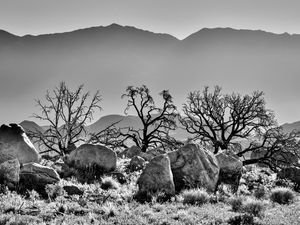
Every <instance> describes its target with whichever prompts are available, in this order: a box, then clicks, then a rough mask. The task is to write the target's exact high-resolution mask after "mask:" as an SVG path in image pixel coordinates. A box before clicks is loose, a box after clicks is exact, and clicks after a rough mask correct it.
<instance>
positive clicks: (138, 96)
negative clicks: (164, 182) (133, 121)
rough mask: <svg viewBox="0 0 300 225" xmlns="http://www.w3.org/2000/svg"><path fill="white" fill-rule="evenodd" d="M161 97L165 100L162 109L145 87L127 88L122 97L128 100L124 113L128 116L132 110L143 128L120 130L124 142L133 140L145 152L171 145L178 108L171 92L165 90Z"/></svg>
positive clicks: (120, 136) (130, 127)
mask: <svg viewBox="0 0 300 225" xmlns="http://www.w3.org/2000/svg"><path fill="white" fill-rule="evenodd" d="M159 95H160V96H161V97H162V100H163V105H162V107H161V108H159V107H157V106H156V105H155V103H154V100H153V97H152V96H151V95H150V91H149V89H148V88H147V87H146V86H145V85H143V86H141V87H133V86H129V87H127V89H126V93H125V94H123V95H122V98H126V99H127V100H128V101H127V106H126V108H125V110H124V112H125V114H126V115H127V114H128V111H129V110H131V109H132V110H133V111H134V112H135V113H136V114H137V116H138V118H139V120H140V121H141V128H136V127H132V126H128V127H123V128H120V129H119V134H118V135H119V138H120V139H121V140H122V141H123V142H125V141H126V140H131V141H132V142H134V144H135V145H137V146H139V147H140V148H141V149H142V151H143V152H145V151H146V150H147V149H148V148H151V147H157V146H159V145H164V144H166V143H170V141H171V140H172V139H171V137H170V135H169V133H170V131H171V130H175V129H176V122H175V119H176V116H177V112H176V106H175V105H174V104H173V100H172V96H171V95H170V93H169V91H167V90H163V91H162V92H161V93H160V94H159Z"/></svg>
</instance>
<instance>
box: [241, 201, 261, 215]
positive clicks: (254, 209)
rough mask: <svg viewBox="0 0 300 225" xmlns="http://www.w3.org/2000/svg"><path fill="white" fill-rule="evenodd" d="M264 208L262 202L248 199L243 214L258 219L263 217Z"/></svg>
mask: <svg viewBox="0 0 300 225" xmlns="http://www.w3.org/2000/svg"><path fill="white" fill-rule="evenodd" d="M264 208H265V207H264V203H263V202H262V201H260V200H254V199H248V200H247V201H246V202H245V203H244V204H243V212H245V213H248V214H250V215H253V216H258V217H260V216H262V214H263V211H264Z"/></svg>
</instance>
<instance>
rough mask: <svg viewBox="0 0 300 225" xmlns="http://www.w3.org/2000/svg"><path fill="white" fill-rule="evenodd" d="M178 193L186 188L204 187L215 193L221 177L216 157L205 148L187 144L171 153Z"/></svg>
mask: <svg viewBox="0 0 300 225" xmlns="http://www.w3.org/2000/svg"><path fill="white" fill-rule="evenodd" d="M168 156H169V158H170V162H171V169H172V172H173V179H174V184H175V188H176V191H180V190H182V189H184V188H196V187H203V188H206V189H207V190H208V191H214V190H215V188H216V185H217V181H218V177H219V170H220V169H219V165H218V161H217V159H216V157H215V156H214V155H213V154H212V153H211V152H210V151H207V150H205V149H204V148H201V147H199V146H198V145H195V144H187V145H185V146H183V147H181V148H180V149H178V150H176V151H173V152H169V153H168Z"/></svg>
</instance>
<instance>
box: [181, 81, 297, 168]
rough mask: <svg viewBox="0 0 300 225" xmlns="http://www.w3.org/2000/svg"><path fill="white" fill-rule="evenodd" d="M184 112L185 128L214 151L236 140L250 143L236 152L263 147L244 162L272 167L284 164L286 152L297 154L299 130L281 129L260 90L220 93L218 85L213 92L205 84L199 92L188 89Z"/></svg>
mask: <svg viewBox="0 0 300 225" xmlns="http://www.w3.org/2000/svg"><path fill="white" fill-rule="evenodd" d="M183 112H184V117H182V118H181V119H180V122H181V123H182V124H183V126H184V127H185V129H186V130H187V131H188V132H189V133H190V134H193V135H194V138H195V139H200V140H201V141H204V142H208V143H209V144H211V145H212V146H213V148H214V153H218V151H219V150H220V149H222V150H224V149H228V147H229V146H230V145H233V144H235V143H236V142H237V141H246V142H248V143H249V146H247V147H245V148H244V149H240V150H239V151H238V152H235V153H236V154H237V156H239V157H242V156H245V155H246V154H249V153H251V152H255V151H264V154H262V155H260V157H258V158H255V159H249V158H248V159H246V158H245V160H244V165H247V164H252V163H264V164H266V165H268V166H270V167H271V168H273V169H274V168H276V167H278V166H279V164H280V165H283V161H286V160H287V156H288V155H290V154H296V153H297V152H296V150H297V149H299V148H298V147H299V146H298V142H297V141H296V138H297V137H299V134H297V133H291V134H284V133H283V132H282V129H281V128H280V127H278V125H277V122H276V120H275V118H274V113H273V112H272V111H271V110H269V109H267V108H266V103H265V100H264V93H263V92H261V91H255V92H253V93H252V95H244V96H242V95H240V94H236V93H232V94H223V93H222V92H221V88H220V87H219V86H216V87H215V88H214V90H213V91H212V92H210V91H209V88H208V87H205V88H204V91H203V92H202V93H201V92H199V91H196V92H191V93H189V95H188V100H187V103H185V104H184V105H183ZM297 154H298V153H297ZM297 154H296V155H297ZM275 159H276V162H275V161H274V160H275ZM280 161H281V162H280ZM274 162H275V163H274ZM286 162H287V161H286Z"/></svg>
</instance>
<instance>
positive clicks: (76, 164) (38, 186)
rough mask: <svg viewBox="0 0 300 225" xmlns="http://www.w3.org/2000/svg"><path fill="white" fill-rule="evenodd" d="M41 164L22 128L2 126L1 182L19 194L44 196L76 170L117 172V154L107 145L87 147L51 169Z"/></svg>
mask: <svg viewBox="0 0 300 225" xmlns="http://www.w3.org/2000/svg"><path fill="white" fill-rule="evenodd" d="M40 162H41V157H40V155H39V153H38V151H37V150H36V149H35V147H34V145H33V144H32V143H31V141H30V139H29V138H28V136H27V135H26V133H25V131H24V129H23V128H22V127H21V126H20V125H17V124H9V126H8V125H2V126H1V127H0V183H1V184H4V185H6V186H8V187H9V188H11V189H17V190H18V191H20V192H22V191H24V190H31V189H35V190H36V191H38V192H39V193H41V194H45V187H46V185H48V184H55V183H57V182H59V181H60V177H65V176H68V175H73V173H72V172H73V171H85V170H87V172H88V173H89V174H91V173H92V172H93V171H91V170H90V169H91V168H92V169H96V170H97V171H101V173H105V172H111V171H114V170H115V169H116V164H117V155H116V153H115V152H113V151H112V150H110V149H108V148H106V147H104V146H101V145H90V144H84V145H81V146H80V147H78V148H76V149H75V150H74V151H72V152H71V153H70V154H69V155H68V156H66V157H65V158H64V161H61V162H56V163H54V164H52V165H51V166H45V165H41V164H40ZM92 174H93V173H92ZM85 175H86V174H85ZM116 176H117V175H116ZM120 179H121V178H120ZM123 180H124V178H123ZM66 189H67V190H69V189H70V188H69V187H66Z"/></svg>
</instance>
